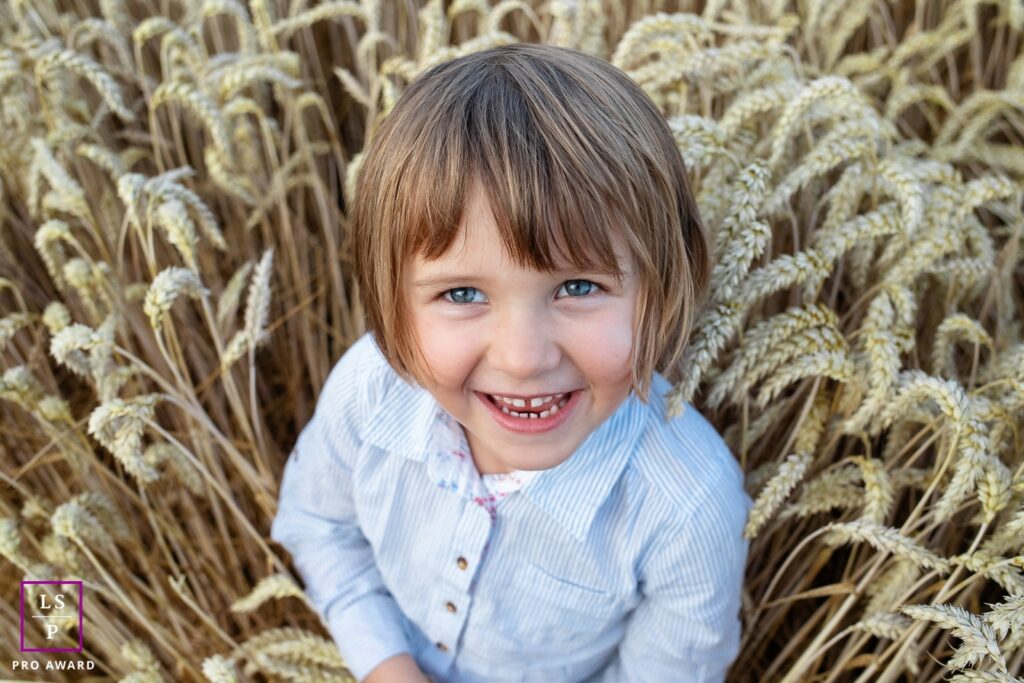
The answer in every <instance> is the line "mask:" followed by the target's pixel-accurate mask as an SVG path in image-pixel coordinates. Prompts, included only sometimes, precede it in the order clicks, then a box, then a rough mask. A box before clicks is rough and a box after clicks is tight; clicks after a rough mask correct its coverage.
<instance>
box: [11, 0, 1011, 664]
mask: <svg viewBox="0 0 1024 683" xmlns="http://www.w3.org/2000/svg"><path fill="white" fill-rule="evenodd" d="M1022 37H1024V3H1022V2H1021V1H1020V0H916V1H912V0H906V1H895V0H893V1H886V0H849V1H848V2H837V1H829V2H826V1H825V0H800V1H798V2H791V1H790V0H709V1H708V2H706V3H701V2H696V3H694V2H690V3H688V2H680V3H668V2H658V1H652V0H643V1H639V0H638V1H631V2H628V3H619V2H615V1H613V0H604V1H602V0H550V1H549V2H544V3H538V2H534V1H532V0H531V1H529V2H528V1H525V0H500V1H495V2H489V1H488V0H454V1H453V2H449V3H441V2H440V1H439V0H429V1H428V2H423V0H419V1H418V2H413V0H406V1H405V2H386V3H385V2H380V1H379V0H362V1H361V2H357V1H356V0H330V1H326V2H320V3H313V2H306V1H305V0H290V1H288V2H285V1H284V0H250V1H249V2H243V1H242V0H67V1H63V0H62V1H58V0H10V1H9V2H7V3H3V4H0V117H2V121H0V196H2V201H0V372H2V379H0V399H2V400H0V454H2V460H0V591H2V593H3V595H2V598H0V634H2V635H0V672H2V673H3V674H4V675H5V676H8V677H11V678H14V679H18V680H26V678H31V680H68V681H87V680H96V681H99V680H116V681H122V682H124V683H151V682H156V681H207V680H208V681H214V682H221V681H350V680H353V679H352V678H351V676H349V675H348V674H347V672H346V670H345V668H344V662H343V661H342V660H341V658H340V655H339V654H338V652H337V649H336V648H335V647H334V645H333V644H332V643H331V642H330V641H329V640H328V639H327V638H326V631H325V630H324V629H323V627H322V626H321V624H320V622H319V620H318V618H317V616H316V614H315V613H314V612H313V611H312V608H311V606H310V604H309V603H308V601H307V599H306V597H305V595H304V594H303V592H302V589H301V587H300V585H299V584H298V583H297V582H296V581H295V579H294V578H293V575H292V573H291V572H290V571H289V566H288V558H287V557H286V556H285V553H284V552H283V551H282V550H281V549H280V548H278V547H277V546H276V545H272V544H271V542H270V541H269V538H268V532H269V525H270V521H271V520H272V518H273V516H274V513H275V509H276V499H277V486H278V482H279V478H280V473H281V469H282V467H283V464H284V460H285V457H286V455H287V453H288V449H289V448H290V446H291V444H292V443H293V442H294V439H295V437H296V435H297V433H298V430H299V429H301V427H302V426H303V425H304V424H305V422H306V421H307V420H308V419H309V417H310V416H311V414H312V409H313V405H314V402H315V396H316V392H317V391H318V390H319V387H320V386H321V385H322V384H323V382H324V380H325V379H326V376H327V373H328V371H329V370H330V368H331V366H332V364H333V362H334V361H336V360H337V358H338V357H339V356H340V355H341V354H342V353H343V352H344V351H345V349H346V348H347V347H348V346H349V345H350V344H351V343H352V342H353V341H354V340H355V339H356V338H358V336H359V335H360V334H361V333H362V331H363V327H362V322H361V321H362V312H361V311H360V308H359V297H358V292H357V291H356V290H355V288H354V281H353V277H352V273H351V268H350V263H351V262H350V259H349V255H348V250H347V246H346V235H347V232H348V231H347V216H346V207H347V206H351V204H352V200H353V196H354V191H355V179H356V176H357V173H358V170H359V163H360V158H361V150H362V149H363V148H364V146H365V144H366V141H367V140H368V139H370V138H371V137H372V135H373V133H374V130H375V129H376V127H377V126H378V125H379V124H380V122H381V120H382V119H383V118H384V117H386V116H387V115H388V112H389V110H390V109H391V107H392V106H393V104H394V103H395V101H396V99H397V97H398V96H399V95H400V93H401V91H402V88H403V86H404V85H405V84H406V83H408V82H409V81H410V80H411V79H413V78H414V77H415V76H416V74H418V73H419V72H421V71H422V70H424V69H425V68H427V67H429V66H431V65H433V64H436V63H438V62H439V61H442V60H445V59H450V58H452V57H455V56H458V55H461V54H465V53H467V52H470V51H475V50H480V49H484V48H486V47H490V46H493V45H498V44H503V43H509V42H515V41H528V42H544V43H551V44H555V45H560V46H564V47H571V48H575V49H578V50H581V51H584V52H587V53H590V54H594V55H598V56H600V57H602V58H605V59H607V60H609V61H610V62H611V63H612V64H614V65H615V66H617V67H619V68H621V69H623V70H624V71H625V72H626V73H628V74H629V75H630V76H631V77H632V78H633V79H634V80H636V81H637V82H638V83H639V84H640V85H641V86H642V87H643V88H644V90H645V91H646V92H647V93H648V94H649V95H650V96H651V98H652V99H653V100H654V101H655V102H656V103H657V105H658V106H659V107H660V108H661V109H662V111H663V113H664V115H665V117H666V120H667V122H668V124H669V126H670V127H671V129H672V131H673V132H674V134H675V137H676V140H677V143H678V146H679V150H680V152H681V154H682V155H683V157H684V159H685V161H686V163H687V167H688V169H689V171H690V173H691V175H692V178H693V182H694V188H695V191H696V194H697V199H698V203H699V207H700V211H701V214H702V216H703V219H704V221H705V223H706V225H707V227H708V229H709V231H710V233H711V236H712V238H713V243H714V247H715V259H716V266H715V269H714V272H713V276H712V286H711V294H710V298H709V299H708V301H707V303H706V306H705V308H704V309H703V310H702V311H700V313H699V314H698V319H697V323H696V326H695V333H694V336H693V337H692V340H691V344H690V346H689V348H688V351H687V353H686V356H685V357H684V359H683V362H682V363H680V365H679V367H676V368H667V369H664V370H663V373H664V374H665V375H666V376H667V377H669V379H670V380H672V382H673V383H674V385H675V387H676V388H675V391H674V392H673V394H672V399H673V401H672V405H673V407H674V410H675V411H678V409H679V407H680V406H681V405H682V402H683V401H684V400H687V401H691V402H692V403H693V405H694V406H695V407H696V408H698V409H699V410H701V411H702V412H703V413H704V414H705V415H706V416H707V417H708V419H709V420H711V421H712V423H713V424H715V426H716V427H718V428H719V429H720V431H722V433H723V434H724V435H725V437H726V440H727V441H728V443H729V444H730V446H731V447H732V449H733V451H734V453H735V454H736V456H737V458H738V459H739V461H740V463H741V465H742V468H743V470H744V471H745V473H746V475H747V487H748V491H749V492H750V494H751V496H752V497H753V498H754V500H755V505H754V508H753V510H752V511H751V514H750V518H749V521H748V524H747V528H746V531H745V535H746V536H747V537H748V538H750V539H751V546H750V557H749V561H748V566H747V573H746V581H745V588H744V595H743V613H742V619H743V638H742V643H741V648H740V654H739V656H738V659H737V660H736V662H735V664H734V666H733V669H732V671H731V673H730V676H729V680H730V681H783V682H784V683H795V682H796V681H814V682H818V683H835V682H839V681H855V682H856V683H865V682H867V681H882V682H889V681H925V682H934V681H940V680H951V681H958V682H966V681H992V682H1002V681H1022V680H1024V679H1021V678H1019V677H1018V676H1019V675H1020V673H1021V663H1022V660H1024V573H1022V569H1024V445H1022V435H1021V428H1022V427H1024V338H1022V327H1021V313H1022V304H1024V271H1022V256H1021V234H1022V230H1024V184H1022V180H1024V148H1022V146H1021V141H1022V138H1024V56H1022V54H1024V53H1022ZM56 577H60V578H65V579H69V580H70V579H74V580H80V581H82V582H83V594H84V596H85V597H84V600H85V607H86V615H87V621H86V626H85V633H86V637H85V649H84V651H83V652H81V653H79V654H73V655H61V656H57V655H45V654H34V653H23V652H20V651H19V644H18V643H19V628H20V625H19V618H20V617H19V599H20V596H19V592H20V589H21V582H22V581H26V580H47V579H54V578H56ZM29 588H30V590H29V591H28V596H29V598H36V597H38V596H39V593H38V592H37V591H46V590H52V589H47V588H44V587H43V586H41V585H30V586H29ZM62 626H63V627H62V629H61V631H60V633H59V636H58V638H59V640H60V642H61V646H63V647H69V646H73V645H74V644H75V643H77V642H78V637H79V632H78V629H77V625H76V624H71V623H70V622H63V624H62ZM58 657H61V658H63V659H66V660H70V661H72V662H74V661H82V662H85V661H88V662H91V663H92V669H91V670H89V671H77V672H68V671H64V672H60V671H45V672H44V671H42V670H40V671H39V672H32V671H30V672H23V671H24V670H23V669H19V670H15V662H31V661H37V662H39V663H45V662H46V661H49V660H53V659H56V658H58ZM40 676H43V678H40Z"/></svg>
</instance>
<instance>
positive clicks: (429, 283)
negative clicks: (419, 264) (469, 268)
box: [416, 275, 487, 289]
mask: <svg viewBox="0 0 1024 683" xmlns="http://www.w3.org/2000/svg"><path fill="white" fill-rule="evenodd" d="M486 281H487V278H485V277H476V276H472V275H466V276H464V275H435V276H434V277H428V278H423V279H422V280H418V281H417V282H416V287H417V288H420V289H430V288H433V287H440V286H441V285H456V284H465V283H466V282H486Z"/></svg>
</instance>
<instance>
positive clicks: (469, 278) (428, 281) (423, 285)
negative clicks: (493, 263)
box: [414, 269, 603, 289]
mask: <svg viewBox="0 0 1024 683" xmlns="http://www.w3.org/2000/svg"><path fill="white" fill-rule="evenodd" d="M562 272H563V273H573V274H581V275H603V273H600V272H599V271H596V270H593V271H592V270H587V269H583V270H577V269H566V270H564V271H562ZM553 277H561V275H553ZM477 282H482V283H484V284H487V283H488V282H490V278H488V277H487V276H486V275H435V276H433V277H425V278H423V279H421V280H417V281H416V282H415V284H414V286H415V287H416V288H417V289H432V288H434V287H441V286H444V285H464V284H466V283H477Z"/></svg>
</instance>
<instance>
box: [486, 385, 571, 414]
mask: <svg viewBox="0 0 1024 683" xmlns="http://www.w3.org/2000/svg"><path fill="white" fill-rule="evenodd" d="M578 391H579V389H573V390H572V391H569V392H565V393H563V394H561V396H560V397H558V398H557V400H556V399H552V400H551V401H550V402H549V403H548V404H547V405H544V404H542V405H539V406H537V407H535V408H534V407H531V406H529V405H526V406H513V405H509V404H508V403H506V402H505V401H501V400H498V399H495V398H494V397H493V396H491V395H490V394H484V396H485V397H487V400H488V401H490V402H491V403H492V404H494V406H495V407H497V408H498V409H499V410H501V412H503V413H505V414H506V415H511V416H512V417H517V418H520V419H523V420H530V419H543V418H546V417H550V416H551V415H555V414H557V413H558V411H559V410H561V409H562V408H564V407H565V406H566V404H567V403H569V401H570V400H571V399H572V397H573V395H574V394H576V393H577V392H578Z"/></svg>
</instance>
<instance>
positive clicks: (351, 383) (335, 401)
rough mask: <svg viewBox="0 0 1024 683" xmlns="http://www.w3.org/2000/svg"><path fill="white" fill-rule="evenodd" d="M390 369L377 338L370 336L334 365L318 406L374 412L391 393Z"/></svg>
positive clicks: (357, 343) (368, 334)
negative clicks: (351, 407) (385, 396)
mask: <svg viewBox="0 0 1024 683" xmlns="http://www.w3.org/2000/svg"><path fill="white" fill-rule="evenodd" d="M390 367H391V366H389V365H388V363H387V361H386V360H385V359H384V355H383V354H382V353H381V351H380V349H379V348H378V347H377V343H376V342H375V341H374V339H373V335H371V334H370V333H369V332H366V333H364V334H363V335H362V336H361V337H359V338H358V339H357V340H356V341H355V342H353V343H352V344H351V346H349V347H348V349H346V350H345V352H344V353H343V354H342V355H341V358H339V359H338V360H337V361H336V362H335V363H334V367H332V368H331V371H330V373H328V375H327V380H326V381H325V382H324V386H323V389H322V390H321V391H320V396H319V398H318V399H317V403H318V404H326V405H329V406H335V407H338V406H343V405H351V404H357V405H358V406H359V407H360V409H361V410H360V411H359V412H360V413H368V412H371V411H372V409H373V407H374V406H376V405H377V404H378V403H379V402H380V400H381V399H382V397H383V396H384V394H385V393H386V392H387V385H388V383H389V373H388V370H390Z"/></svg>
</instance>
